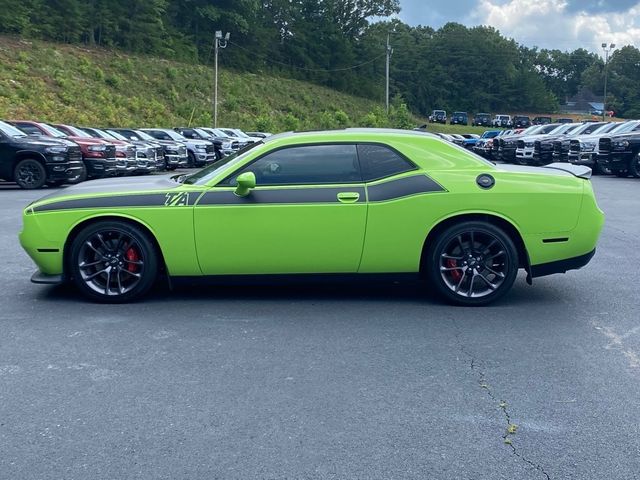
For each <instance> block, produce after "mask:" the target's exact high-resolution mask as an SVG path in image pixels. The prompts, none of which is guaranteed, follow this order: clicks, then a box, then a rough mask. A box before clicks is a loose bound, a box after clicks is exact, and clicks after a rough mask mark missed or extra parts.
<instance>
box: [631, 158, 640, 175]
mask: <svg viewBox="0 0 640 480" xmlns="http://www.w3.org/2000/svg"><path fill="white" fill-rule="evenodd" d="M629 174H630V175H631V176H632V177H634V178H640V153H636V154H635V155H634V157H633V158H632V159H631V162H630V163H629Z"/></svg>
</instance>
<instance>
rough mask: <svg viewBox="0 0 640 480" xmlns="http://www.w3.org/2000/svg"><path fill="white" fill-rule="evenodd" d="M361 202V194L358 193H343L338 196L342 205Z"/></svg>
mask: <svg viewBox="0 0 640 480" xmlns="http://www.w3.org/2000/svg"><path fill="white" fill-rule="evenodd" d="M358 200H360V194H359V193H358V192H341V193H339V194H338V201H339V202H340V203H356V202H357V201H358Z"/></svg>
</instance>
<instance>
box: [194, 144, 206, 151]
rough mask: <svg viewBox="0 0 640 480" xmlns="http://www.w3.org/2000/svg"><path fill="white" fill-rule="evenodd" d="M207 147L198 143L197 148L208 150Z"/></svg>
mask: <svg viewBox="0 0 640 480" xmlns="http://www.w3.org/2000/svg"><path fill="white" fill-rule="evenodd" d="M206 149H207V147H205V146H204V145H196V150H206Z"/></svg>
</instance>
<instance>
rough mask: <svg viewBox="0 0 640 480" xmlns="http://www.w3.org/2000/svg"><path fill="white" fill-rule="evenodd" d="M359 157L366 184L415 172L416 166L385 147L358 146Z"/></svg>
mask: <svg viewBox="0 0 640 480" xmlns="http://www.w3.org/2000/svg"><path fill="white" fill-rule="evenodd" d="M358 155H359V157H360V164H361V165H362V177H363V178H364V181H365V182H372V181H374V180H380V179H381V178H385V177H390V176H392V175H398V174H399V173H404V172H410V171H411V170H415V169H416V166H415V165H413V164H412V163H410V162H409V161H407V160H405V159H404V158H402V157H401V156H400V155H399V154H398V153H396V152H395V151H393V150H391V149H390V148H388V147H385V146H383V145H358Z"/></svg>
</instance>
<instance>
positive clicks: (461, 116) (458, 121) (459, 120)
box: [449, 112, 469, 125]
mask: <svg viewBox="0 0 640 480" xmlns="http://www.w3.org/2000/svg"><path fill="white" fill-rule="evenodd" d="M449 125H469V117H468V115H467V112H453V115H451V120H449Z"/></svg>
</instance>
